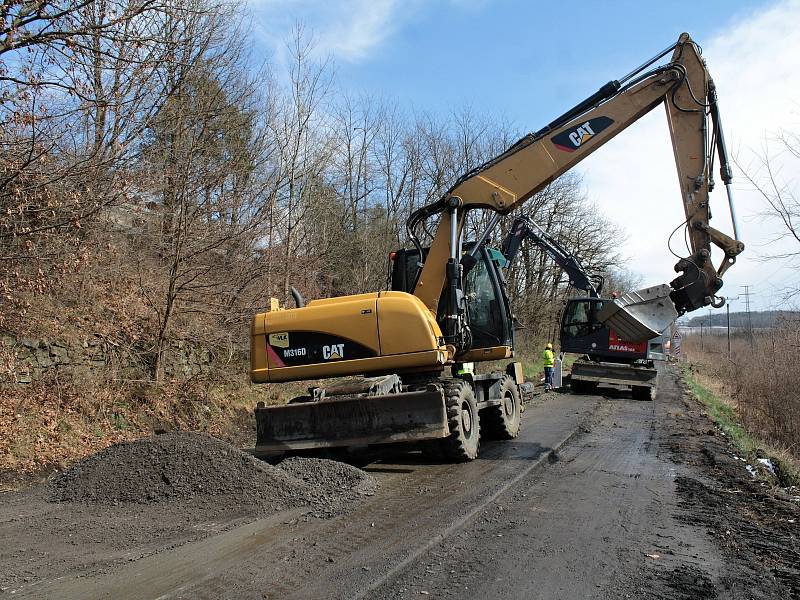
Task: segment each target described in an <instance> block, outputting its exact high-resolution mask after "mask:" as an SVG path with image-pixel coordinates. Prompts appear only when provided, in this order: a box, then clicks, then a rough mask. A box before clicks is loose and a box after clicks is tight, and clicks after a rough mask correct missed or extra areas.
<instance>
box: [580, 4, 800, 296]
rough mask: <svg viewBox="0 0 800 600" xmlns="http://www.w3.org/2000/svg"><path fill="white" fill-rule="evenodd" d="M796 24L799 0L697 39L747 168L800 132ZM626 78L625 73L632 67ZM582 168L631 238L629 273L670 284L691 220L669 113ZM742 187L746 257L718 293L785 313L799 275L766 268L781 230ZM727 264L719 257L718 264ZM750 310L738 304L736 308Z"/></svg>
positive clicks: (722, 213) (724, 212)
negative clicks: (785, 134) (785, 291)
mask: <svg viewBox="0 0 800 600" xmlns="http://www.w3.org/2000/svg"><path fill="white" fill-rule="evenodd" d="M798 22H800V1H798V0H792V1H788V2H781V3H779V4H776V5H774V6H772V7H771V8H769V9H767V10H764V11H762V12H760V13H754V14H751V15H748V16H747V17H745V18H743V19H741V20H740V21H737V22H735V23H733V24H731V25H730V26H728V27H726V28H725V30H724V31H722V32H720V33H719V34H717V35H715V36H713V37H712V38H711V39H707V40H697V41H699V42H700V43H701V44H703V46H704V56H705V58H706V60H707V61H708V66H709V70H710V71H711V74H712V76H713V77H714V81H715V82H716V84H717V89H718V92H719V101H720V107H721V112H722V120H723V126H724V127H725V134H726V138H727V142H728V147H729V150H730V151H731V152H732V153H733V154H735V155H738V157H739V159H740V161H743V162H744V163H747V162H748V157H752V156H753V152H760V151H761V150H762V149H763V146H764V141H765V139H767V138H768V137H769V136H771V135H774V134H776V133H778V132H779V131H780V130H781V129H786V128H793V129H794V130H795V131H800V123H799V121H800V118H798V112H799V111H798V103H799V102H800V28H798V27H797V23H798ZM690 33H691V32H690ZM654 49H655V48H654ZM619 70H620V73H622V72H623V71H625V65H620V69H619ZM581 168H582V169H583V171H584V173H585V182H586V185H587V187H588V189H589V194H590V196H591V197H592V198H593V199H594V200H595V201H596V202H597V203H598V204H599V205H600V207H601V209H602V210H603V212H604V213H605V214H606V215H607V216H608V217H609V218H611V219H612V220H613V221H614V222H615V223H618V224H620V225H621V226H622V227H623V228H624V229H625V231H626V233H627V234H628V242H627V243H626V244H625V245H624V247H623V251H624V253H625V254H627V255H628V256H630V257H631V261H630V264H629V265H628V266H629V268H631V269H632V270H634V271H637V272H639V273H641V274H642V275H643V276H644V281H645V283H646V284H648V285H651V284H656V283H664V282H666V281H669V280H670V279H672V278H673V277H674V274H673V273H672V269H671V267H672V265H673V264H674V262H675V258H674V257H673V256H672V255H671V254H670V253H669V251H668V250H667V247H666V240H667V237H668V236H669V234H670V232H671V231H672V230H673V229H674V228H675V227H676V226H677V225H679V224H680V223H681V222H682V221H683V219H684V216H683V209H682V206H681V202H680V197H679V193H678V186H677V180H676V175H675V166H674V159H673V156H672V148H671V145H670V141H669V133H668V130H667V126H666V119H665V116H664V111H663V109H662V108H660V107H659V108H656V109H655V110H654V111H653V112H652V113H651V114H649V115H647V116H646V117H645V118H643V119H642V120H641V121H640V122H638V123H637V124H635V125H633V126H632V127H631V128H630V129H629V130H627V131H626V132H624V133H622V134H621V135H620V136H619V137H617V138H616V139H615V140H613V141H611V142H609V144H608V146H607V147H605V148H604V149H603V150H601V151H599V152H597V153H596V154H595V155H593V156H592V157H590V158H589V159H587V160H586V161H585V162H584V163H583V164H582V165H581ZM716 168H717V167H716V166H715V169H716ZM715 179H716V180H717V188H716V189H715V191H714V193H713V194H712V199H711V206H712V210H713V220H712V224H713V225H714V226H715V227H716V228H718V229H721V230H723V231H725V232H728V233H730V232H731V231H732V230H731V224H730V218H729V217H728V208H727V199H726V196H725V189H724V186H723V185H722V182H721V181H720V178H719V174H718V173H715ZM734 181H735V186H734V189H735V196H734V197H735V200H736V207H737V216H738V221H739V230H740V237H741V239H742V241H743V242H744V243H745V245H746V249H745V252H744V253H743V254H742V255H740V257H739V260H738V262H737V264H735V265H734V266H733V267H731V269H730V270H729V271H728V273H727V274H726V276H725V278H724V279H725V287H723V289H722V291H721V292H720V293H721V294H722V295H727V296H731V297H733V296H736V295H738V294H739V293H740V292H741V289H740V287H739V286H741V285H746V284H747V285H751V286H754V291H755V293H756V294H757V295H756V297H755V298H754V301H755V306H756V307H758V308H760V309H766V308H769V307H773V306H774V307H777V306H779V305H780V290H781V289H782V288H783V287H784V286H785V285H786V283H788V282H793V283H795V284H797V283H798V280H799V279H800V276H799V275H798V273H797V271H796V270H794V269H793V268H792V267H791V266H788V265H785V264H783V263H777V262H775V261H771V262H768V263H765V262H764V261H763V260H758V259H759V256H761V257H763V256H764V255H766V254H772V253H775V252H776V251H777V250H778V249H779V247H780V246H779V245H778V244H775V243H770V242H771V240H773V239H774V238H775V237H776V233H777V232H778V226H777V224H775V223H770V222H765V221H764V220H763V219H762V218H760V217H759V215H760V214H761V213H762V212H763V211H764V210H765V208H766V204H765V202H764V201H763V199H762V198H761V197H760V196H759V195H758V194H757V193H755V192H754V191H752V190H751V189H749V186H748V185H747V183H746V181H745V179H744V177H743V175H742V174H741V173H735V180H734ZM609 239H613V235H609ZM673 249H675V250H676V252H678V253H679V254H681V253H683V254H685V253H686V251H685V245H684V242H683V234H682V231H680V232H679V233H678V234H676V235H675V237H674V238H673ZM719 259H720V253H717V254H716V255H715V262H716V263H717V264H718V261H719ZM742 307H743V304H742V303H741V302H738V303H734V304H733V307H732V309H733V310H740V309H741V308H742Z"/></svg>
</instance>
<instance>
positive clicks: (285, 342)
mask: <svg viewBox="0 0 800 600" xmlns="http://www.w3.org/2000/svg"><path fill="white" fill-rule="evenodd" d="M269 345H270V346H275V347H276V348H288V347H289V333H288V332H286V331H282V332H280V333H270V334H269Z"/></svg>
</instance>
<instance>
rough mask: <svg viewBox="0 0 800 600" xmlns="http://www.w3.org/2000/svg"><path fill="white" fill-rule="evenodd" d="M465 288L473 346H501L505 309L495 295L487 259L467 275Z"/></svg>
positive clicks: (481, 261) (479, 262)
mask: <svg viewBox="0 0 800 600" xmlns="http://www.w3.org/2000/svg"><path fill="white" fill-rule="evenodd" d="M464 288H465V289H464V292H465V294H466V297H467V311H468V314H469V326H470V329H471V330H472V336H473V345H474V346H475V347H477V348H483V347H488V346H496V345H498V344H501V343H502V341H503V337H504V336H503V318H502V314H503V309H502V305H501V304H500V303H499V301H498V298H497V296H496V294H495V287H494V285H493V283H492V278H491V276H490V274H489V269H488V268H487V266H486V260H485V258H484V259H482V260H480V261H478V263H477V264H476V265H475V266H474V267H473V268H472V269H471V270H470V271H469V273H467V277H466V281H465V284H464Z"/></svg>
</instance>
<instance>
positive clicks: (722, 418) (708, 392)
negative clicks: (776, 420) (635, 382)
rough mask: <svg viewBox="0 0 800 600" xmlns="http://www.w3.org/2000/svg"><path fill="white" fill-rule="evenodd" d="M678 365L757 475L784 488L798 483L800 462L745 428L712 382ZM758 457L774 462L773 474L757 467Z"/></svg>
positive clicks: (731, 404)
mask: <svg viewBox="0 0 800 600" xmlns="http://www.w3.org/2000/svg"><path fill="white" fill-rule="evenodd" d="M681 368H682V370H683V374H684V377H685V380H686V384H687V385H688V387H689V390H690V391H691V393H692V395H694V397H695V398H697V400H698V401H699V402H700V403H701V404H702V405H703V406H704V407H705V408H706V412H707V414H708V416H709V417H710V418H711V420H713V421H714V423H715V424H716V425H717V426H718V427H719V428H720V429H721V430H722V432H723V433H724V434H725V435H726V436H727V438H728V439H729V440H731V442H732V443H733V445H734V446H735V447H736V449H737V452H738V453H739V455H740V456H741V457H742V458H744V459H745V460H746V461H747V462H748V463H749V464H751V465H753V466H754V467H756V468H757V472H758V476H759V477H760V478H762V479H765V480H766V481H768V482H769V483H772V484H777V485H780V486H783V487H788V486H793V485H800V462H798V461H797V460H796V459H794V458H793V457H792V456H791V455H790V454H789V453H788V452H786V451H784V450H783V449H781V448H777V447H775V446H773V445H771V444H769V443H767V442H765V441H764V440H761V439H759V438H758V437H757V436H755V435H753V434H752V433H750V432H749V431H747V430H746V429H745V428H744V427H743V426H742V424H741V422H740V421H739V418H738V416H737V414H736V407H735V406H734V404H733V402H731V401H730V400H728V399H727V398H725V397H723V396H722V395H721V394H720V393H719V392H718V391H716V390H712V389H711V388H712V387H713V386H712V382H709V381H707V380H706V378H705V377H703V376H702V375H700V374H699V373H698V372H697V371H696V370H693V369H692V366H691V365H690V364H683V365H681ZM759 458H769V459H770V460H771V461H772V463H773V464H774V465H775V468H776V475H774V476H773V475H771V474H770V473H769V472H768V471H767V470H766V469H765V468H759V467H760V463H759V462H758V459H759Z"/></svg>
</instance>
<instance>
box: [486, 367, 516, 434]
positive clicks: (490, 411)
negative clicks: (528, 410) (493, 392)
mask: <svg viewBox="0 0 800 600" xmlns="http://www.w3.org/2000/svg"><path fill="white" fill-rule="evenodd" d="M500 397H501V402H500V404H499V406H489V407H488V408H485V409H484V410H483V413H482V418H483V421H484V425H483V428H484V429H485V431H486V433H487V434H488V435H489V436H490V437H492V438H494V439H498V440H510V439H513V438H515V437H517V436H518V435H519V425H520V412H521V408H522V405H521V402H520V395H519V387H517V384H516V382H515V381H514V380H513V379H512V378H511V377H510V376H508V375H506V376H505V377H503V379H501V380H500Z"/></svg>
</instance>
